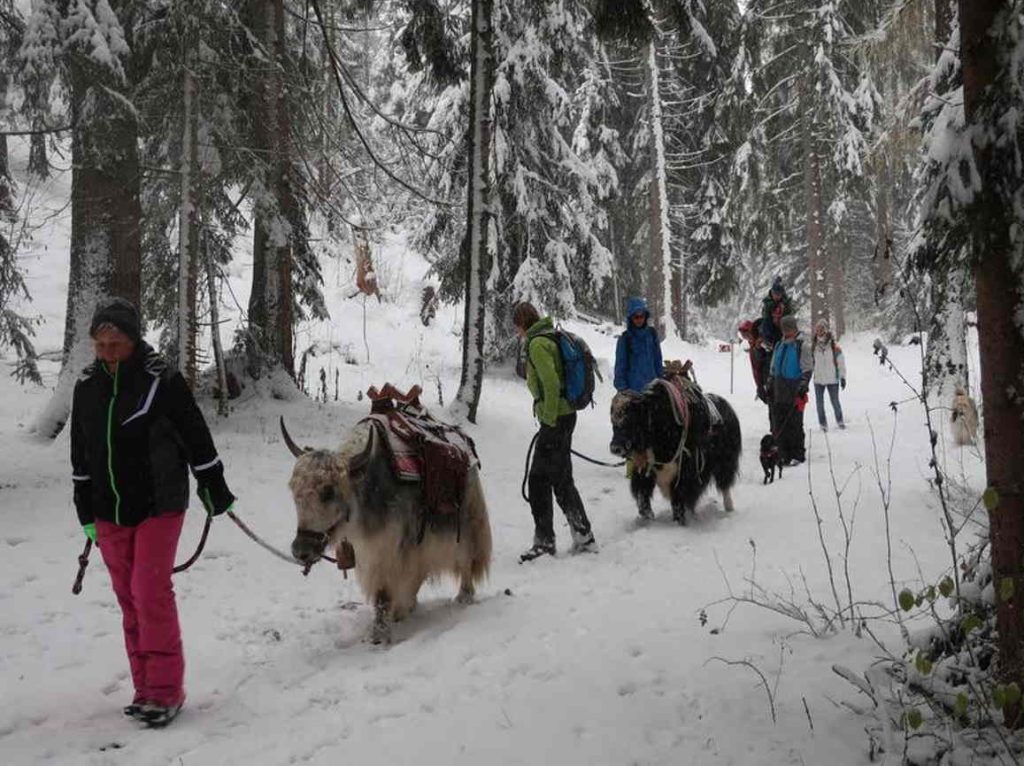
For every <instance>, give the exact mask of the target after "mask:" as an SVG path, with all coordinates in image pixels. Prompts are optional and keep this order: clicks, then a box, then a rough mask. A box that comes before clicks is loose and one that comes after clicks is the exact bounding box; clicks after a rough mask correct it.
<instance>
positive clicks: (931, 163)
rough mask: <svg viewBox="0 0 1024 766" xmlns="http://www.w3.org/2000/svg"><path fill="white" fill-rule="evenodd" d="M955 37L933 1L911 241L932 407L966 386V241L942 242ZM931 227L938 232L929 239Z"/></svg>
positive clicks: (955, 110) (954, 121)
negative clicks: (924, 291)
mask: <svg viewBox="0 0 1024 766" xmlns="http://www.w3.org/2000/svg"><path fill="white" fill-rule="evenodd" d="M959 38H960V25H959V21H958V18H957V15H956V14H955V13H953V11H952V8H951V7H950V4H949V2H948V0H935V49H936V52H937V61H936V64H935V69H934V72H933V74H932V76H931V78H930V94H929V98H928V100H927V101H926V103H925V106H924V108H923V110H922V116H921V122H922V125H923V127H924V129H925V140H924V147H923V154H924V162H923V163H922V165H921V169H920V171H919V173H918V182H919V184H920V186H921V188H922V189H923V190H924V191H923V194H921V207H922V221H923V226H922V236H921V238H920V239H919V240H918V241H917V242H916V243H914V245H913V251H914V258H915V261H916V264H917V265H918V267H919V268H924V269H925V270H926V271H927V272H928V274H929V277H930V283H931V289H930V298H931V300H930V305H929V310H928V313H927V315H926V316H927V317H928V322H927V331H928V345H927V347H926V353H925V360H924V369H923V370H922V375H923V378H924V387H925V390H926V391H927V392H928V396H929V399H930V401H931V402H932V403H933V406H936V407H948V406H949V402H950V401H951V400H952V398H953V394H954V393H955V391H956V389H957V388H962V389H963V390H965V391H966V390H969V389H968V367H967V323H966V319H965V316H964V299H965V297H966V296H967V294H968V291H969V289H970V285H969V284H968V271H967V269H966V267H965V265H964V262H965V259H966V252H965V251H966V244H961V245H960V246H959V247H958V248H954V247H951V246H950V243H949V242H943V241H942V231H943V230H944V229H945V227H946V224H945V222H944V219H945V218H946V213H945V212H944V210H943V208H944V207H945V206H946V205H948V204H949V203H948V201H944V200H947V199H948V197H949V196H950V195H956V194H958V191H957V186H958V185H959V182H958V181H957V180H956V179H955V178H954V177H951V176H950V174H949V172H948V168H949V167H950V165H951V160H952V159H953V158H950V157H948V156H943V155H944V149H943V147H944V146H949V145H950V144H949V136H950V132H951V131H952V133H953V134H961V135H962V133H963V132H964V130H965V119H964V104H963V91H962V88H963V84H962V74H961V67H960V60H959V55H958V48H959ZM952 145H953V146H957V144H956V143H954V144H952ZM959 145H960V146H963V144H962V143H960V144H959ZM929 232H934V234H935V235H936V236H935V237H934V238H933V237H932V236H930V234H929Z"/></svg>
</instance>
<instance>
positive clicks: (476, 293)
mask: <svg viewBox="0 0 1024 766" xmlns="http://www.w3.org/2000/svg"><path fill="white" fill-rule="evenodd" d="M493 23H494V2H493V0H474V2H473V15H472V41H471V44H470V50H471V56H472V64H471V67H470V86H469V87H470V98H469V137H468V149H469V151H468V155H469V157H470V169H469V181H468V191H467V194H466V202H467V205H466V207H467V211H466V237H465V239H464V240H463V245H462V255H463V261H464V264H465V267H464V268H465V273H466V314H465V322H464V324H463V328H462V377H461V380H460V381H459V392H458V394H456V396H455V399H456V402H457V403H458V406H459V407H461V408H464V411H465V414H466V418H467V419H468V420H469V422H470V423H475V422H476V418H477V409H478V407H479V405H480V392H481V389H482V387H483V376H484V331H485V320H486V305H487V301H486V297H487V295H486V291H487V274H488V272H489V271H490V258H491V249H492V247H491V241H490V237H491V231H490V230H491V215H492V211H491V204H492V199H491V197H492V194H491V171H490V164H489V157H490V153H491V134H492V125H491V93H492V91H493V89H494V28H493Z"/></svg>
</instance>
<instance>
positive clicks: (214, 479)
mask: <svg viewBox="0 0 1024 766" xmlns="http://www.w3.org/2000/svg"><path fill="white" fill-rule="evenodd" d="M218 468H220V470H219V471H216V472H212V471H211V473H212V474H213V475H211V476H203V477H202V478H200V479H199V485H198V487H197V488H196V493H197V494H198V495H199V499H200V500H201V501H202V503H203V507H204V508H206V512H207V513H208V514H210V515H211V516H220V514H222V513H224V511H230V510H231V508H232V507H233V506H234V504H235V496H234V495H232V494H231V490H230V489H228V485H227V482H226V481H224V469H223V468H222V467H220V466H218Z"/></svg>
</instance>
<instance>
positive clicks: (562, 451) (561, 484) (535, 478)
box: [529, 413, 590, 544]
mask: <svg viewBox="0 0 1024 766" xmlns="http://www.w3.org/2000/svg"><path fill="white" fill-rule="evenodd" d="M575 429H576V413H572V414H571V415H562V416H561V417H560V418H558V422H557V424H556V425H555V426H554V427H552V426H546V425H541V427H540V431H538V432H537V442H536V444H535V445H534V448H533V463H532V464H531V465H530V479H529V486H530V511H531V512H532V513H533V525H534V532H533V540H534V543H551V544H554V542H555V528H554V506H553V504H552V502H551V496H552V493H554V497H555V499H556V500H557V501H558V507H559V508H561V509H562V513H564V514H565V518H566V520H567V521H568V522H569V528H570V529H572V531H573V534H574V536H576V537H581V536H582V537H585V536H587V535H589V534H590V520H589V519H588V518H587V512H586V510H585V509H584V507H583V498H581V497H580V493H579V491H578V490H577V489H576V484H575V482H574V481H573V479H572V454H571V452H570V450H571V449H572V432H573V431H574V430H575Z"/></svg>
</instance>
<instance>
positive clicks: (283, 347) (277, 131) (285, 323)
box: [248, 0, 298, 377]
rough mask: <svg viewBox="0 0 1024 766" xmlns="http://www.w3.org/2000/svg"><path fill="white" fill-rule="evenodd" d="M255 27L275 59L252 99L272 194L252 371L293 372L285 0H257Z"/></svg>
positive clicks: (259, 252) (263, 217) (259, 220)
mask: <svg viewBox="0 0 1024 766" xmlns="http://www.w3.org/2000/svg"><path fill="white" fill-rule="evenodd" d="M252 19H253V25H252V26H253V29H254V30H256V32H257V33H258V34H259V36H260V40H261V42H262V43H263V47H264V49H265V50H266V51H267V52H268V53H269V54H270V55H271V62H270V63H269V64H267V65H265V67H264V69H263V71H262V72H261V73H260V75H259V77H260V79H259V82H258V84H257V86H256V94H255V99H254V106H255V114H254V123H253V124H254V128H255V139H256V148H257V150H258V151H259V153H260V156H261V157H262V158H264V161H265V162H266V164H267V167H266V173H265V176H264V177H265V188H266V192H267V194H268V195H269V198H268V199H265V200H258V201H257V206H256V214H255V220H254V222H253V274H252V291H251V293H250V296H249V330H250V343H249V349H248V355H249V371H250V373H251V374H252V375H253V376H254V377H259V376H260V375H261V374H262V368H263V366H264V365H265V364H267V363H269V364H271V365H280V366H281V367H283V368H284V369H285V370H286V371H287V372H288V374H289V375H291V376H292V377H295V356H294V349H293V336H292V245H293V240H292V238H293V236H294V232H292V231H291V226H290V224H289V221H292V220H296V219H295V218H294V217H293V215H294V213H295V211H296V208H297V205H298V202H297V200H296V199H295V195H294V192H293V189H292V179H291V172H292V171H291V162H290V157H291V118H290V115H289V113H288V109H287V108H286V107H285V104H284V82H283V74H284V71H285V65H286V63H287V54H286V52H285V38H284V33H285V29H284V5H283V3H282V0H254V2H253V4H252Z"/></svg>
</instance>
